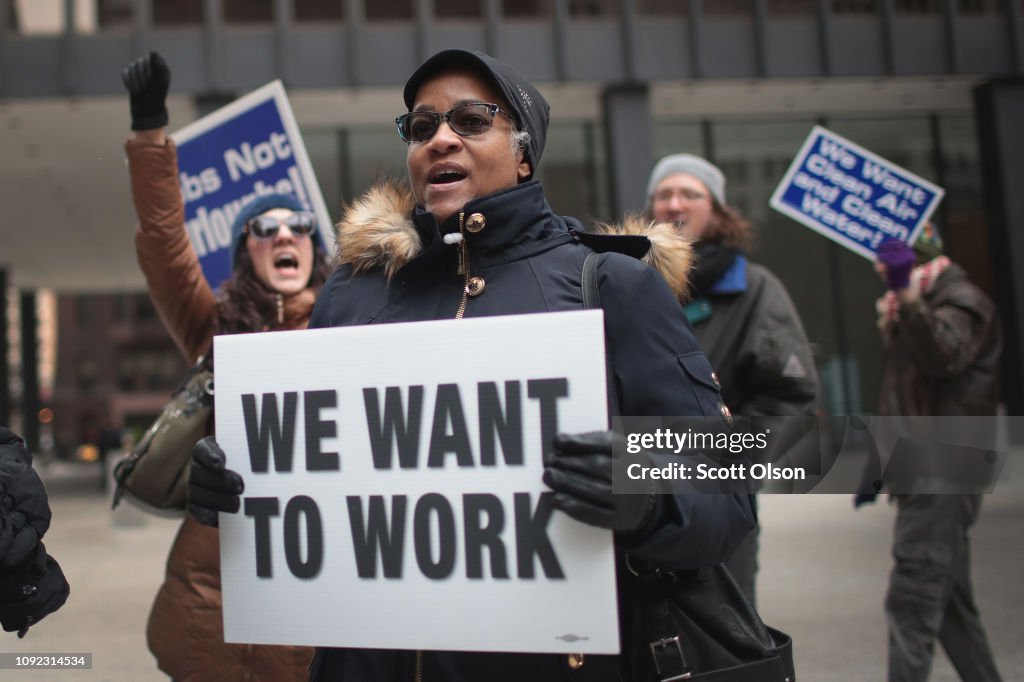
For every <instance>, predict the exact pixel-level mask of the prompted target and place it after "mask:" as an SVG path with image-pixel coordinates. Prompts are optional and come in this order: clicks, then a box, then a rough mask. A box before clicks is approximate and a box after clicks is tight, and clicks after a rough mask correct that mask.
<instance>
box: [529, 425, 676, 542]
mask: <svg viewBox="0 0 1024 682" xmlns="http://www.w3.org/2000/svg"><path fill="white" fill-rule="evenodd" d="M615 439H619V440H620V441H621V442H620V443H619V445H620V447H621V451H622V452H625V450H626V443H625V441H622V436H621V435H619V434H617V433H615V432H613V431H592V432H590V433H577V434H568V433H560V434H558V435H557V436H555V438H554V441H553V443H552V446H553V447H554V450H553V451H552V452H551V453H550V454H548V456H547V457H545V462H544V464H545V469H544V482H545V483H547V484H548V485H549V486H551V489H552V490H554V491H555V497H554V500H553V503H554V505H555V507H556V508H558V509H561V510H562V511H564V512H565V513H566V514H568V515H569V516H571V517H573V518H574V519H576V520H577V521H582V522H583V523H586V524H589V525H591V526H597V527H598V528H608V529H610V530H613V531H615V532H617V533H635V532H637V531H639V530H642V529H643V528H645V527H646V526H647V525H648V524H649V523H650V520H651V518H652V516H654V511H655V508H656V507H657V502H658V496H657V495H656V494H654V491H653V490H651V491H649V492H648V493H647V494H646V495H632V494H630V495H626V494H619V495H616V494H614V493H613V492H612V450H613V446H614V443H615Z"/></svg>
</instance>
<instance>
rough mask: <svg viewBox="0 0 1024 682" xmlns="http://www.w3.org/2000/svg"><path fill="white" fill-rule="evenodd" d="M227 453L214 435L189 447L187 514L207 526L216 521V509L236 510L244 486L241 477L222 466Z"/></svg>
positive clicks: (232, 511)
mask: <svg viewBox="0 0 1024 682" xmlns="http://www.w3.org/2000/svg"><path fill="white" fill-rule="evenodd" d="M226 462H227V455H225V454H224V451H223V450H221V448H220V445H218V444H217V441H216V440H215V439H214V437H213V436H207V437H206V438H203V439H202V440H201V441H199V442H198V443H196V444H195V447H193V448H192V466H191V467H190V468H189V472H188V515H189V516H191V517H192V518H193V519H195V520H196V521H198V522H199V523H201V524H203V525H206V526H213V527H214V528H216V527H217V525H218V520H219V518H220V517H219V515H218V512H227V513H229V514H235V513H237V512H238V508H239V506H240V505H241V500H240V499H239V497H238V496H239V495H240V494H241V493H242V491H244V490H245V483H244V482H243V481H242V477H241V476H240V475H239V474H238V473H237V472H235V471H232V470H231V469H228V468H226V467H225V464H226Z"/></svg>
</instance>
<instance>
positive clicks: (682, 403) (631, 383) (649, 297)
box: [598, 254, 754, 570]
mask: <svg viewBox="0 0 1024 682" xmlns="http://www.w3.org/2000/svg"><path fill="white" fill-rule="evenodd" d="M598 285H599V288H600V294H601V303H602V307H603V308H604V311H605V331H606V335H607V339H608V352H609V353H610V355H611V358H612V366H613V367H614V372H615V381H616V385H617V388H618V392H619V398H620V400H619V404H620V406H621V411H622V415H623V416H626V417H629V416H683V417H707V418H708V422H709V424H713V425H715V426H720V425H721V424H722V415H721V408H722V404H723V403H722V400H721V396H720V394H719V391H718V388H717V386H716V383H715V381H714V380H713V378H712V377H711V365H710V364H709V363H708V360H707V358H706V357H705V356H704V354H703V352H702V351H701V350H700V347H699V346H698V344H697V340H696V337H695V336H694V334H693V329H692V328H691V327H690V323H689V322H688V321H687V320H686V316H685V314H684V313H683V308H682V306H680V305H679V302H678V301H677V300H676V298H675V296H673V294H672V292H671V291H670V290H669V288H668V285H666V284H665V281H664V280H663V279H662V278H661V276H660V275H658V274H657V273H656V272H655V271H654V270H651V269H650V268H648V267H647V266H645V265H643V264H642V263H640V262H639V261H636V260H634V259H631V258H629V257H627V256H620V255H619V254H607V255H606V256H604V260H603V263H602V267H601V268H600V269H599V275H598ZM659 508H660V513H659V515H658V520H657V523H656V524H655V527H653V528H652V529H650V532H649V533H646V534H645V536H644V537H643V538H638V539H637V540H636V541H635V542H629V543H627V542H625V541H622V542H620V545H619V546H620V549H624V550H626V551H628V552H629V553H630V554H631V555H633V556H635V557H636V558H638V559H641V560H644V561H646V562H648V563H651V564H654V565H658V566H661V567H663V568H670V569H677V570H679V569H689V568H699V567H702V566H711V565H714V564H717V563H720V562H721V561H723V560H724V559H726V558H727V557H728V556H729V555H730V554H731V553H732V550H733V549H734V548H735V547H736V545H737V544H738V543H739V541H740V540H741V539H742V538H743V536H744V535H746V534H747V533H748V532H749V531H750V530H751V529H752V528H753V527H754V512H753V509H752V505H751V502H750V498H749V495H748V494H747V492H746V491H745V490H744V489H742V486H741V485H736V486H731V485H730V486H726V487H723V488H722V489H721V490H720V491H719V492H696V491H692V492H687V493H679V492H676V493H673V494H666V495H665V496H664V497H663V498H662V499H661V504H660V505H659Z"/></svg>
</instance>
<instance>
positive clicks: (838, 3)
mask: <svg viewBox="0 0 1024 682" xmlns="http://www.w3.org/2000/svg"><path fill="white" fill-rule="evenodd" d="M832 11H833V12H835V13H836V14H875V13H877V12H878V0H832Z"/></svg>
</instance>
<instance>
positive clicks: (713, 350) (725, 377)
mask: <svg viewBox="0 0 1024 682" xmlns="http://www.w3.org/2000/svg"><path fill="white" fill-rule="evenodd" d="M686 314H687V317H688V318H689V319H690V321H691V322H692V323H693V329H694V332H695V333H696V335H697V340H698V341H699V342H700V345H701V348H704V349H705V352H706V353H707V355H708V360H709V361H710V362H711V366H712V367H714V368H715V371H716V372H717V373H718V377H719V380H720V381H721V383H722V397H723V398H725V402H726V404H727V405H728V406H729V409H731V410H732V411H733V412H734V413H736V414H739V415H743V416H751V417H753V416H779V417H783V416H785V417H791V416H813V415H814V414H815V410H816V408H817V398H818V374H817V371H816V370H815V368H814V358H813V357H812V356H811V349H810V345H809V344H808V342H807V335H806V333H805V332H804V327H803V325H802V324H801V322H800V316H799V315H798V314H797V312H796V308H795V307H794V306H793V302H792V301H791V300H790V298H789V294H788V293H787V292H786V288H785V287H784V286H783V285H782V283H781V282H780V281H779V280H778V278H777V277H776V276H775V275H773V274H772V273H771V272H769V271H768V270H766V269H765V268H763V267H761V266H760V265H757V264H756V263H750V262H748V261H747V260H746V258H745V257H743V256H740V257H738V258H737V259H736V261H735V262H734V264H733V266H732V267H731V268H730V270H729V271H728V272H727V273H726V274H725V276H723V278H722V280H721V281H719V282H718V284H716V285H715V286H714V287H712V289H711V291H710V292H708V293H707V294H706V295H705V296H703V297H701V298H700V299H697V300H695V301H692V302H690V303H689V304H687V307H686Z"/></svg>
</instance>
